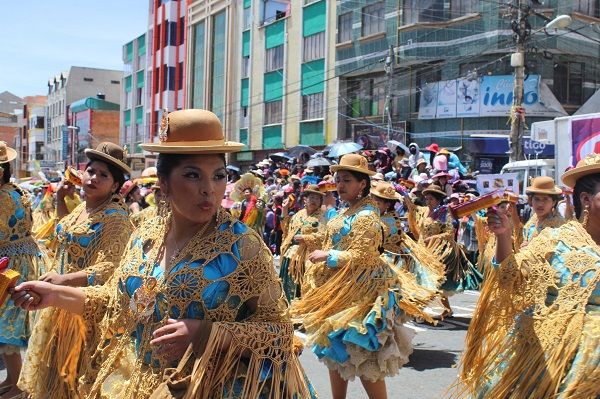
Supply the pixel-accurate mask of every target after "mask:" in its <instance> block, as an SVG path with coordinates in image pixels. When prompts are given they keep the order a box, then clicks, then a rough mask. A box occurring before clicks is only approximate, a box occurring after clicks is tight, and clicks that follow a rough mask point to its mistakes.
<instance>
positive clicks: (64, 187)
mask: <svg viewBox="0 0 600 399" xmlns="http://www.w3.org/2000/svg"><path fill="white" fill-rule="evenodd" d="M69 184H70V183H69V182H67V181H66V180H64V179H63V180H61V181H60V183H58V186H57V188H56V200H57V201H64V200H65V197H66V196H67V194H68V193H69V186H68V185H69Z"/></svg>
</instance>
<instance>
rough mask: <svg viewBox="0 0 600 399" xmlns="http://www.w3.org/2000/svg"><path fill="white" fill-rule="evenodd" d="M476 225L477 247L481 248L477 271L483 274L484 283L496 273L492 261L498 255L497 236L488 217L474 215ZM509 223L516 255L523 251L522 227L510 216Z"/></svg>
mask: <svg viewBox="0 0 600 399" xmlns="http://www.w3.org/2000/svg"><path fill="white" fill-rule="evenodd" d="M473 219H474V222H475V223H474V224H475V234H476V235H477V246H478V247H479V256H478V257H477V265H476V266H477V269H478V270H479V272H480V273H481V274H483V281H484V283H485V281H487V280H489V279H490V278H491V277H492V274H493V273H495V270H494V266H493V265H492V259H493V258H494V255H495V254H496V235H494V234H492V233H491V232H490V231H489V229H488V226H487V217H481V216H479V215H476V214H473ZM508 221H509V223H510V226H511V241H512V249H513V252H514V253H517V252H519V250H520V249H521V239H522V234H521V231H522V228H523V227H522V225H521V224H520V222H519V221H518V220H517V222H516V223H515V221H514V219H513V218H512V217H511V215H510V214H509V215H508Z"/></svg>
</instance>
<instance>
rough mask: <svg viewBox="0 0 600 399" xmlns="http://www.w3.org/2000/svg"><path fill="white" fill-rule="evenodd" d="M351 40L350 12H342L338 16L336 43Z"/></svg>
mask: <svg viewBox="0 0 600 399" xmlns="http://www.w3.org/2000/svg"><path fill="white" fill-rule="evenodd" d="M350 40H352V13H351V12H349V13H346V14H342V15H340V16H339V17H338V43H344V42H349V41H350Z"/></svg>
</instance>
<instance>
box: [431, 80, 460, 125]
mask: <svg viewBox="0 0 600 399" xmlns="http://www.w3.org/2000/svg"><path fill="white" fill-rule="evenodd" d="M456 98H457V95H456V80H446V81H443V82H439V84H438V105H437V110H436V118H456Z"/></svg>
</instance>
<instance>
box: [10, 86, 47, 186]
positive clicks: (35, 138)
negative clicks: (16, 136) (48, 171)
mask: <svg viewBox="0 0 600 399" xmlns="http://www.w3.org/2000/svg"><path fill="white" fill-rule="evenodd" d="M20 133H21V134H20V136H21V140H20V141H21V143H20V146H19V161H18V165H17V167H16V169H17V170H19V171H20V174H21V175H22V176H33V175H34V174H35V172H36V171H40V170H41V171H44V169H45V168H46V165H45V164H44V162H43V159H44V158H43V154H44V144H45V142H46V97H45V96H29V97H25V98H24V99H23V119H22V128H21V132H20Z"/></svg>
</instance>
